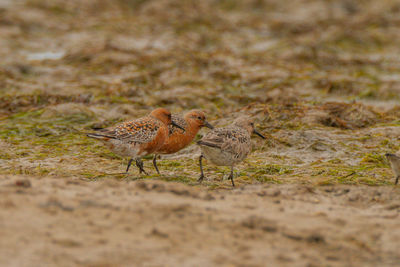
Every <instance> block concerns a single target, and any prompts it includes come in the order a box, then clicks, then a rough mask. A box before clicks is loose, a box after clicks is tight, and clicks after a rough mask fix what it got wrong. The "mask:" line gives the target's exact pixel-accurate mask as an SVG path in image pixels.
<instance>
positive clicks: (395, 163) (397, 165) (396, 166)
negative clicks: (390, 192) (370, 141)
mask: <svg viewBox="0 0 400 267" xmlns="http://www.w3.org/2000/svg"><path fill="white" fill-rule="evenodd" d="M385 156H386V158H387V159H388V161H389V162H390V166H391V167H392V170H393V172H394V175H395V176H396V181H395V182H394V184H397V183H398V182H399V179H400V157H399V156H397V155H395V154H386V155H385Z"/></svg>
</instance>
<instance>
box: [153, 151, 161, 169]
mask: <svg viewBox="0 0 400 267" xmlns="http://www.w3.org/2000/svg"><path fill="white" fill-rule="evenodd" d="M153 165H154V168H155V169H156V171H157V173H158V174H160V171H159V170H158V167H157V155H154V158H153Z"/></svg>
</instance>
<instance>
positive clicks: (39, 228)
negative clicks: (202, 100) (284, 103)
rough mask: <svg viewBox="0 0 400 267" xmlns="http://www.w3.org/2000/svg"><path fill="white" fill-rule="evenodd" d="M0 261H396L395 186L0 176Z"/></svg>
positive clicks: (399, 231) (399, 204) (399, 201)
mask: <svg viewBox="0 0 400 267" xmlns="http://www.w3.org/2000/svg"><path fill="white" fill-rule="evenodd" d="M0 193H1V199H0V235H1V237H2V238H1V241H0V264H1V265H2V266H265V265H266V264H268V265H271V266H272V265H273V266H377V265H379V266H396V265H398V263H399V261H400V255H399V249H400V247H399V239H400V222H399V216H398V215H399V210H400V194H399V193H400V191H399V189H398V188H393V187H389V186H382V187H368V186H358V187H355V186H345V185H342V186H318V187H312V186H306V185H261V186H252V185H249V186H245V187H242V188H238V189H234V190H219V191H212V192H210V191H206V190H204V189H201V188H198V187H190V186H187V185H182V184H179V183H168V182H161V181H133V182H132V181H115V180H105V181H98V182H87V181H80V180H76V179H75V180H73V179H57V178H41V179H33V178H32V179H26V178H21V177H17V176H14V177H11V176H9V177H4V176H3V177H1V183H0Z"/></svg>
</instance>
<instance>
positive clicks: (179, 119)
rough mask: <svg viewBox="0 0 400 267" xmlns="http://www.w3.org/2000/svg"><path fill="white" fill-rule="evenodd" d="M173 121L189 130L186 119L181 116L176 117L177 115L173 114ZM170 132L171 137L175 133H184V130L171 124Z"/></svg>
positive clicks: (169, 126)
mask: <svg viewBox="0 0 400 267" xmlns="http://www.w3.org/2000/svg"><path fill="white" fill-rule="evenodd" d="M171 119H172V121H173V122H175V123H176V124H177V125H179V126H181V127H182V128H183V129H187V126H188V125H187V122H186V121H185V119H184V118H183V117H182V116H180V115H176V114H172V118H171ZM168 131H169V135H171V134H173V133H175V132H180V133H183V130H182V129H179V128H178V127H176V126H174V125H172V124H170V125H168Z"/></svg>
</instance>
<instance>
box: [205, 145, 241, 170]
mask: <svg viewBox="0 0 400 267" xmlns="http://www.w3.org/2000/svg"><path fill="white" fill-rule="evenodd" d="M201 151H202V153H203V156H204V157H205V158H206V159H208V160H210V161H211V162H212V163H214V164H215V165H218V166H233V165H235V164H236V163H239V162H241V161H243V160H244V159H245V158H246V157H247V154H248V153H242V154H234V153H230V152H226V151H225V152H224V151H221V149H219V148H214V147H208V146H201Z"/></svg>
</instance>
